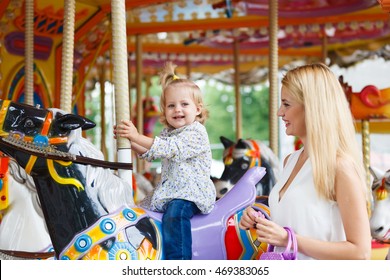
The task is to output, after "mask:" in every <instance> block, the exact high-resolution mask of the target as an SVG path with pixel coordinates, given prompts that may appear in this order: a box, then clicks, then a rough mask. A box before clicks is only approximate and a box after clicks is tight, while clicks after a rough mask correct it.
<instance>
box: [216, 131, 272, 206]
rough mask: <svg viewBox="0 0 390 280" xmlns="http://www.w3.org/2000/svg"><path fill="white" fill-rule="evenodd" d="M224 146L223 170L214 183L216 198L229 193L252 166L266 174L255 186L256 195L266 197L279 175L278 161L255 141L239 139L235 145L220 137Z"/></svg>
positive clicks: (268, 150)
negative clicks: (259, 167)
mask: <svg viewBox="0 0 390 280" xmlns="http://www.w3.org/2000/svg"><path fill="white" fill-rule="evenodd" d="M220 139H221V142H222V144H223V146H224V148H225V149H224V152H223V162H224V164H225V169H224V171H223V173H222V175H221V178H219V179H216V180H215V181H214V185H215V188H216V190H217V198H218V199H219V198H221V197H223V196H224V195H225V194H226V193H227V192H229V191H230V190H231V189H232V188H233V186H235V184H236V183H237V181H238V180H239V179H240V178H241V177H242V176H243V175H244V173H245V172H246V171H247V170H248V169H250V168H252V167H253V166H261V167H264V168H265V169H266V170H267V174H266V175H265V176H264V177H263V178H262V179H261V180H260V181H259V182H258V183H257V184H256V191H257V193H256V195H257V196H259V197H261V196H268V195H269V192H270V191H271V189H272V187H273V186H274V185H275V183H276V180H277V177H278V173H279V159H278V158H277V157H276V155H275V154H274V153H273V152H272V150H271V149H270V148H269V147H268V146H267V145H265V144H264V143H262V142H260V141H256V140H244V139H239V140H238V141H237V142H236V143H235V142H233V141H231V140H229V139H227V138H226V137H223V136H221V137H220Z"/></svg>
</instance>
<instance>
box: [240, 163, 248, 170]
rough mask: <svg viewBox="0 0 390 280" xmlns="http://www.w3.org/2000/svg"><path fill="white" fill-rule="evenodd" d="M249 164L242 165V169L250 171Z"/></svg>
mask: <svg viewBox="0 0 390 280" xmlns="http://www.w3.org/2000/svg"><path fill="white" fill-rule="evenodd" d="M248 166H249V165H248V164H247V163H243V164H241V169H248Z"/></svg>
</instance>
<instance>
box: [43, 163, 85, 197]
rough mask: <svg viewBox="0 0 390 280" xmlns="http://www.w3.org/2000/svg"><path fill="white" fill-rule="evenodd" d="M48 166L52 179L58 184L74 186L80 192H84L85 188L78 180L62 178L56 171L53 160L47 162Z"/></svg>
mask: <svg viewBox="0 0 390 280" xmlns="http://www.w3.org/2000/svg"><path fill="white" fill-rule="evenodd" d="M56 162H57V163H60V164H61V163H63V161H56ZM47 166H48V168H49V173H50V175H51V177H52V178H53V179H54V180H55V181H56V182H58V183H60V184H62V185H73V186H75V187H76V188H77V189H78V190H79V191H82V190H84V186H83V185H82V184H81V182H80V181H79V180H76V179H74V178H63V177H60V176H59V175H58V173H57V171H56V169H55V168H54V163H53V160H51V159H48V160H47Z"/></svg>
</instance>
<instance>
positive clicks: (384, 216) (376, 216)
mask: <svg viewBox="0 0 390 280" xmlns="http://www.w3.org/2000/svg"><path fill="white" fill-rule="evenodd" d="M370 171H371V174H372V175H373V177H374V180H373V183H372V195H373V202H374V203H373V210H372V215H371V218H370V227H371V235H372V237H373V238H374V239H375V240H378V241H379V242H383V243H390V169H389V170H387V171H386V172H385V173H384V174H380V172H379V171H378V170H373V169H370ZM386 259H387V260H390V249H389V251H388V254H387V257H386Z"/></svg>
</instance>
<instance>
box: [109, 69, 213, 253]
mask: <svg viewBox="0 0 390 280" xmlns="http://www.w3.org/2000/svg"><path fill="white" fill-rule="evenodd" d="M175 67H176V66H175V65H173V64H172V63H171V62H168V63H166V65H165V67H164V69H163V71H162V72H161V74H160V82H161V85H162V94H161V99H160V107H161V122H162V123H163V124H164V125H165V128H164V129H163V130H162V132H161V133H160V135H159V136H157V137H154V138H151V137H147V136H145V135H141V134H139V133H138V131H137V129H136V127H135V126H134V125H133V123H132V122H131V121H128V120H125V121H122V123H121V124H118V125H117V126H116V127H114V135H116V136H115V137H126V138H128V139H129V140H130V141H131V143H132V144H131V147H132V149H133V150H134V151H136V152H137V153H138V154H139V156H140V157H141V158H143V159H146V160H148V161H152V160H155V159H158V158H160V159H162V170H161V181H160V182H159V183H158V185H157V187H156V189H155V191H154V193H153V194H152V196H151V197H147V199H146V200H145V201H143V203H142V205H143V206H146V207H147V208H149V209H150V210H153V211H158V212H164V214H163V221H162V232H163V248H164V252H165V259H170V260H173V259H182V260H186V259H191V258H192V237H191V223H190V219H191V218H192V217H193V215H195V214H197V213H202V214H207V213H210V212H211V210H212V209H213V207H214V203H215V198H216V191H215V187H214V184H213V182H212V181H211V179H210V171H211V161H212V156H211V148H210V142H209V138H208V134H207V131H206V128H205V127H204V125H203V124H204V122H205V121H206V119H207V117H208V111H207V109H206V108H205V107H204V105H203V101H202V93H201V91H200V89H199V87H198V86H197V85H196V84H195V83H194V82H192V81H190V80H187V79H181V78H179V77H178V76H177V75H176V74H175Z"/></svg>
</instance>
